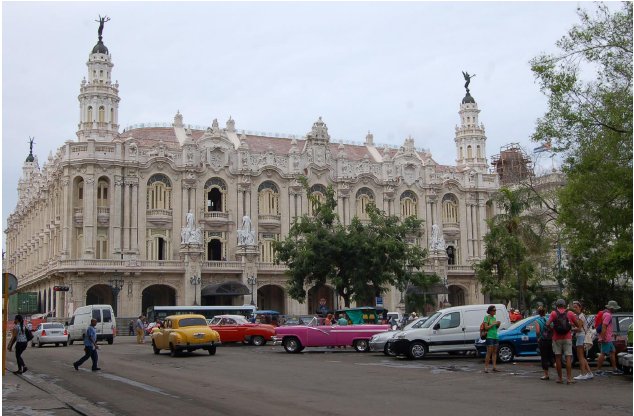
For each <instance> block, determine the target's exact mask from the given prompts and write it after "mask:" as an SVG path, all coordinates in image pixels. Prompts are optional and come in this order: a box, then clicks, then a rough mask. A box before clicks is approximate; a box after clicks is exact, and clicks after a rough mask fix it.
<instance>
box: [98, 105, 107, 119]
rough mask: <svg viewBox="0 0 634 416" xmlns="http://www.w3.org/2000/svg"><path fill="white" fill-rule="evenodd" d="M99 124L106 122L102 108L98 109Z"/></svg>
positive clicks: (104, 110) (104, 111)
mask: <svg viewBox="0 0 634 416" xmlns="http://www.w3.org/2000/svg"><path fill="white" fill-rule="evenodd" d="M99 122H100V123H105V122H106V109H105V108H104V107H103V106H101V107H99Z"/></svg>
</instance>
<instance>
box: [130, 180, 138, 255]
mask: <svg viewBox="0 0 634 416" xmlns="http://www.w3.org/2000/svg"><path fill="white" fill-rule="evenodd" d="M131 188H132V207H131V208H132V211H131V212H130V215H131V216H132V218H131V219H130V240H131V242H130V251H131V252H132V253H134V254H135V255H138V254H139V224H138V222H139V181H138V179H137V178H134V181H133V182H132V184H131Z"/></svg>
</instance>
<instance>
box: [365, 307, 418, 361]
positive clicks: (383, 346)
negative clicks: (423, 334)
mask: <svg viewBox="0 0 634 416" xmlns="http://www.w3.org/2000/svg"><path fill="white" fill-rule="evenodd" d="M390 313H391V312H390ZM427 318H428V316H423V317H421V318H418V319H415V320H413V321H412V322H410V323H409V324H407V325H405V327H404V328H403V331H405V330H408V329H410V328H420V326H421V325H423V324H424V323H425V321H426V320H427ZM397 332H401V330H398V329H394V330H391V331H385V332H381V333H379V334H376V335H373V336H372V338H370V351H377V352H379V351H382V352H383V354H385V355H394V354H392V353H390V352H389V350H388V349H387V341H388V340H389V339H390V338H392V337H394V335H396V333H397Z"/></svg>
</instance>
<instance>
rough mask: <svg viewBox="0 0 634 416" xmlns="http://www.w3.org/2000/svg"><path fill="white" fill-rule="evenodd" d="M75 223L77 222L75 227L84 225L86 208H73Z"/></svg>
mask: <svg viewBox="0 0 634 416" xmlns="http://www.w3.org/2000/svg"><path fill="white" fill-rule="evenodd" d="M73 223H74V224H75V227H81V226H83V225H84V209H83V208H74V209H73Z"/></svg>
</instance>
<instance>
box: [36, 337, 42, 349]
mask: <svg viewBox="0 0 634 416" xmlns="http://www.w3.org/2000/svg"><path fill="white" fill-rule="evenodd" d="M42 345H43V344H42V341H40V340H39V339H38V340H37V347H38V348H42Z"/></svg>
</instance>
